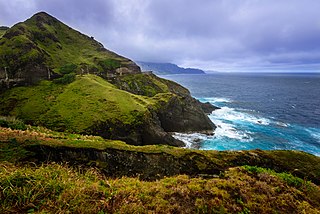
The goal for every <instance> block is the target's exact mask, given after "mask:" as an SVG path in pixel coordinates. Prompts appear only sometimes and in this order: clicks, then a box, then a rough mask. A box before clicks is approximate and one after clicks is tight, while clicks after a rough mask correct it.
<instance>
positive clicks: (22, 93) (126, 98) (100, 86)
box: [0, 75, 173, 135]
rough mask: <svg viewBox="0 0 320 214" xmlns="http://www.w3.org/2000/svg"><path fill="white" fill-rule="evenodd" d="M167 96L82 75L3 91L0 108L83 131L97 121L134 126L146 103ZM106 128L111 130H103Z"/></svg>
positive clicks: (31, 119) (30, 119)
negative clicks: (67, 80)
mask: <svg viewBox="0 0 320 214" xmlns="http://www.w3.org/2000/svg"><path fill="white" fill-rule="evenodd" d="M170 96H173V95H170V94H159V95H157V96H155V97H152V98H148V97H144V96H139V95H135V94H131V93H129V92H126V91H123V90H120V89H118V88H116V87H115V86H114V85H112V84H110V83H109V82H108V81H106V80H104V79H102V78H101V77H98V76H95V75H84V76H77V77H76V79H75V81H74V82H72V83H70V84H67V85H64V84H57V83H55V82H52V81H43V82H41V84H39V85H37V86H29V87H16V88H13V89H11V90H9V91H6V92H5V93H3V94H1V95H0V106H1V107H0V112H1V114H2V115H11V116H15V117H18V118H20V119H22V120H24V121H26V122H27V123H32V124H34V125H43V126H46V127H49V128H52V129H55V130H60V131H69V132H76V133H83V132H86V131H88V130H89V129H90V128H92V127H94V126H98V125H99V124H101V123H109V124H122V125H128V126H131V128H132V129H134V127H135V126H138V125H139V124H141V123H142V122H143V121H142V119H143V117H144V116H145V114H146V113H147V111H148V108H149V107H152V106H156V103H157V102H158V101H160V100H163V99H164V100H166V99H167V97H170ZM106 127H107V128H108V127H109V128H110V127H112V125H109V126H107V125H106ZM108 131H110V132H112V130H105V132H108ZM111 135H112V133H111Z"/></svg>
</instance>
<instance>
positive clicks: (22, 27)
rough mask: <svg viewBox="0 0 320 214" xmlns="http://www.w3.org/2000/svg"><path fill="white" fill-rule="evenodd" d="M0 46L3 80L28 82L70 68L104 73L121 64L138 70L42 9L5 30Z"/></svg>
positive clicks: (12, 82)
mask: <svg viewBox="0 0 320 214" xmlns="http://www.w3.org/2000/svg"><path fill="white" fill-rule="evenodd" d="M0 46H1V49H0V81H2V82H3V84H4V82H5V81H7V82H8V84H9V85H13V84H17V83H23V84H29V83H34V82H37V81H38V80H41V79H50V78H54V77H55V76H57V75H58V74H61V75H63V74H66V73H70V72H75V73H95V74H99V75H101V76H107V75H112V74H115V73H116V69H118V68H120V67H121V68H122V70H125V71H126V72H128V71H130V72H133V73H139V72H140V68H139V67H138V66H137V65H136V64H135V63H134V62H132V61H131V60H129V59H126V58H124V57H121V56H119V55H117V54H115V53H113V52H111V51H109V50H107V49H105V48H104V47H103V45H102V44H101V43H99V42H97V41H95V40H94V39H93V38H90V37H88V36H86V35H84V34H81V33H80V32H78V31H76V30H73V29H72V28H70V27H68V26H67V25H65V24H63V23H62V22H60V21H59V20H57V19H56V18H54V17H52V16H50V15H48V14H46V13H44V12H41V13H38V14H35V15H34V16H32V17H31V18H30V19H28V20H26V21H25V22H22V23H18V24H16V25H14V26H13V27H12V28H10V29H9V30H7V31H6V33H5V34H4V35H3V37H2V38H1V40H0ZM125 68H126V69H125Z"/></svg>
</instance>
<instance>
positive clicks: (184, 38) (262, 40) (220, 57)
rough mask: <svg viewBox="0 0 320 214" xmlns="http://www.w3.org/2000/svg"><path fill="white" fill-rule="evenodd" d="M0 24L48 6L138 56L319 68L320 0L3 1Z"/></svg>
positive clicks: (211, 64) (210, 64)
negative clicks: (319, 10) (319, 9)
mask: <svg viewBox="0 0 320 214" xmlns="http://www.w3.org/2000/svg"><path fill="white" fill-rule="evenodd" d="M0 8H3V9H2V11H1V14H0V25H1V24H7V25H10V24H12V23H14V22H16V21H22V20H23V18H24V19H25V18H27V17H28V16H30V15H31V14H32V13H34V12H36V11H43V10H44V11H47V12H48V13H51V14H52V15H54V16H55V17H57V18H59V19H60V20H62V21H64V22H66V23H67V24H69V25H71V26H72V27H75V28H76V29H78V30H81V31H83V32H85V33H87V34H90V35H93V36H95V37H96V38H97V39H98V40H100V41H101V42H103V43H104V45H105V46H106V47H107V48H110V49H112V50H114V51H116V52H118V53H120V54H123V55H125V56H127V57H130V58H133V59H136V60H145V61H157V62H161V61H163V62H164V61H166V62H174V63H178V64H182V65H185V66H199V67H202V68H205V69H213V70H216V69H218V70H241V69H258V68H259V69H260V68H267V69H269V68H271V69H277V68H279V69H284V68H286V67H287V68H289V69H294V68H297V69H317V68H318V69H320V66H319V64H320V63H319V59H320V39H319V38H320V15H319V14H320V13H319V12H318V8H320V1H316V0H304V1H300V0H237V1H231V0H229V1H227V0H199V1H192V0H131V1H128V0H91V1H85V0H67V1H66V0H29V1H22V0H10V1H9V0H7V1H6V0H0Z"/></svg>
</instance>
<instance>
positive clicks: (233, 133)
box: [162, 73, 320, 156]
mask: <svg viewBox="0 0 320 214" xmlns="http://www.w3.org/2000/svg"><path fill="white" fill-rule="evenodd" d="M162 77H163V78H166V79H170V80H173V81H175V82H178V83H180V84H181V85H183V86H185V87H186V88H188V89H189V90H190V92H191V94H192V96H193V97H195V98H197V99H199V100H200V101H202V102H210V103H212V104H213V105H215V106H218V107H220V108H221V109H219V110H216V111H214V112H213V113H212V114H210V115H209V118H210V119H211V120H212V121H213V123H215V124H216V126H217V129H216V130H215V134H214V135H213V136H207V135H203V134H199V133H194V134H183V133H176V134H175V135H174V136H175V137H176V138H178V139H180V140H182V141H184V142H185V143H186V145H187V147H191V148H192V147H195V145H196V146H197V148H199V149H203V150H249V149H262V150H274V149H281V150H302V151H305V152H308V153H311V154H314V155H317V156H320V74H319V73H318V74H311V73H299V74H297V73H215V74H206V75H165V76H162ZM199 141H200V143H199Z"/></svg>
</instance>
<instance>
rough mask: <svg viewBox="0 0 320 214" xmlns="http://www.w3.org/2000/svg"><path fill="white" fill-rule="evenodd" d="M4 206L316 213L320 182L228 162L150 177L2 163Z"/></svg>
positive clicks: (7, 209) (60, 209) (57, 210)
mask: <svg viewBox="0 0 320 214" xmlns="http://www.w3.org/2000/svg"><path fill="white" fill-rule="evenodd" d="M0 166H1V167H0V188H1V191H0V212H1V213H7V212H19V213H22V212H23V213H25V212H41V213H66V212H72V213H150V212H154V213H290V212H292V213H318V212H319V211H320V188H319V187H318V186H316V185H314V184H312V183H310V184H309V186H308V188H305V187H304V186H302V187H301V188H300V189H297V188H295V187H293V186H291V185H288V184H287V183H286V182H284V181H283V180H282V179H279V178H278V177H277V176H274V175H273V174H269V173H268V172H265V173H263V174H262V173H259V174H258V175H253V174H251V173H247V171H246V170H244V169H242V168H239V167H237V168H230V169H229V170H228V171H226V172H225V175H224V177H220V178H214V179H203V178H190V177H188V176H185V175H180V176H175V177H170V178H164V179H161V180H157V181H153V182H148V181H141V180H139V179H137V178H127V177H123V178H119V179H111V178H107V177H105V176H104V175H103V174H101V173H100V172H99V171H97V170H96V169H92V168H91V169H89V170H85V169H81V168H70V167H68V166H67V165H59V164H54V163H53V164H47V165H40V166H38V167H35V166H31V165H30V166H16V165H13V164H10V163H0Z"/></svg>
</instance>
